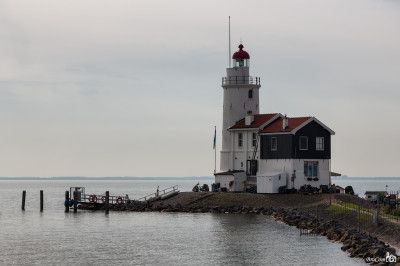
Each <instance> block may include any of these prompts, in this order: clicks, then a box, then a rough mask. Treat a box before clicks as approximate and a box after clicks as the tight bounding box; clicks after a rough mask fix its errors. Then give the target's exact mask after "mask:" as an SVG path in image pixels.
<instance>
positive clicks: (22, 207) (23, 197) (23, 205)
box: [21, 190, 26, 211]
mask: <svg viewBox="0 0 400 266" xmlns="http://www.w3.org/2000/svg"><path fill="white" fill-rule="evenodd" d="M25 198H26V190H24V191H22V205H21V209H22V210H23V211H25Z"/></svg>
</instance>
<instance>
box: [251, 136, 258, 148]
mask: <svg viewBox="0 0 400 266" xmlns="http://www.w3.org/2000/svg"><path fill="white" fill-rule="evenodd" d="M252 136H253V138H252V143H251V144H252V146H253V147H255V146H256V145H257V134H256V133H253V135H252Z"/></svg>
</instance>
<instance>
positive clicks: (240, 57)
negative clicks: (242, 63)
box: [232, 44, 250, 60]
mask: <svg viewBox="0 0 400 266" xmlns="http://www.w3.org/2000/svg"><path fill="white" fill-rule="evenodd" d="M232 59H235V60H245V59H250V55H249V53H248V52H246V51H245V50H243V44H240V45H239V51H237V52H235V53H234V54H233V56H232Z"/></svg>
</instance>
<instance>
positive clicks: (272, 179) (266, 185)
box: [257, 173, 287, 193]
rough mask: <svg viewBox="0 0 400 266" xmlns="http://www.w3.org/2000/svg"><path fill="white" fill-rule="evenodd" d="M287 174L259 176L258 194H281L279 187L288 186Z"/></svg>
mask: <svg viewBox="0 0 400 266" xmlns="http://www.w3.org/2000/svg"><path fill="white" fill-rule="evenodd" d="M286 180H287V173H271V175H268V176H257V193H279V187H282V186H286Z"/></svg>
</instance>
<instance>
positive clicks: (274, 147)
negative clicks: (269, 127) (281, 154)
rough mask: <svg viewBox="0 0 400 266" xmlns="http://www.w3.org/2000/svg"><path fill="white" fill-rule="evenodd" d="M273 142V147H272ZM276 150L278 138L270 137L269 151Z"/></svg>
mask: <svg viewBox="0 0 400 266" xmlns="http://www.w3.org/2000/svg"><path fill="white" fill-rule="evenodd" d="M273 140H275V146H274V145H273V144H274V142H273ZM277 150H278V138H277V137H271V151H277Z"/></svg>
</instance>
